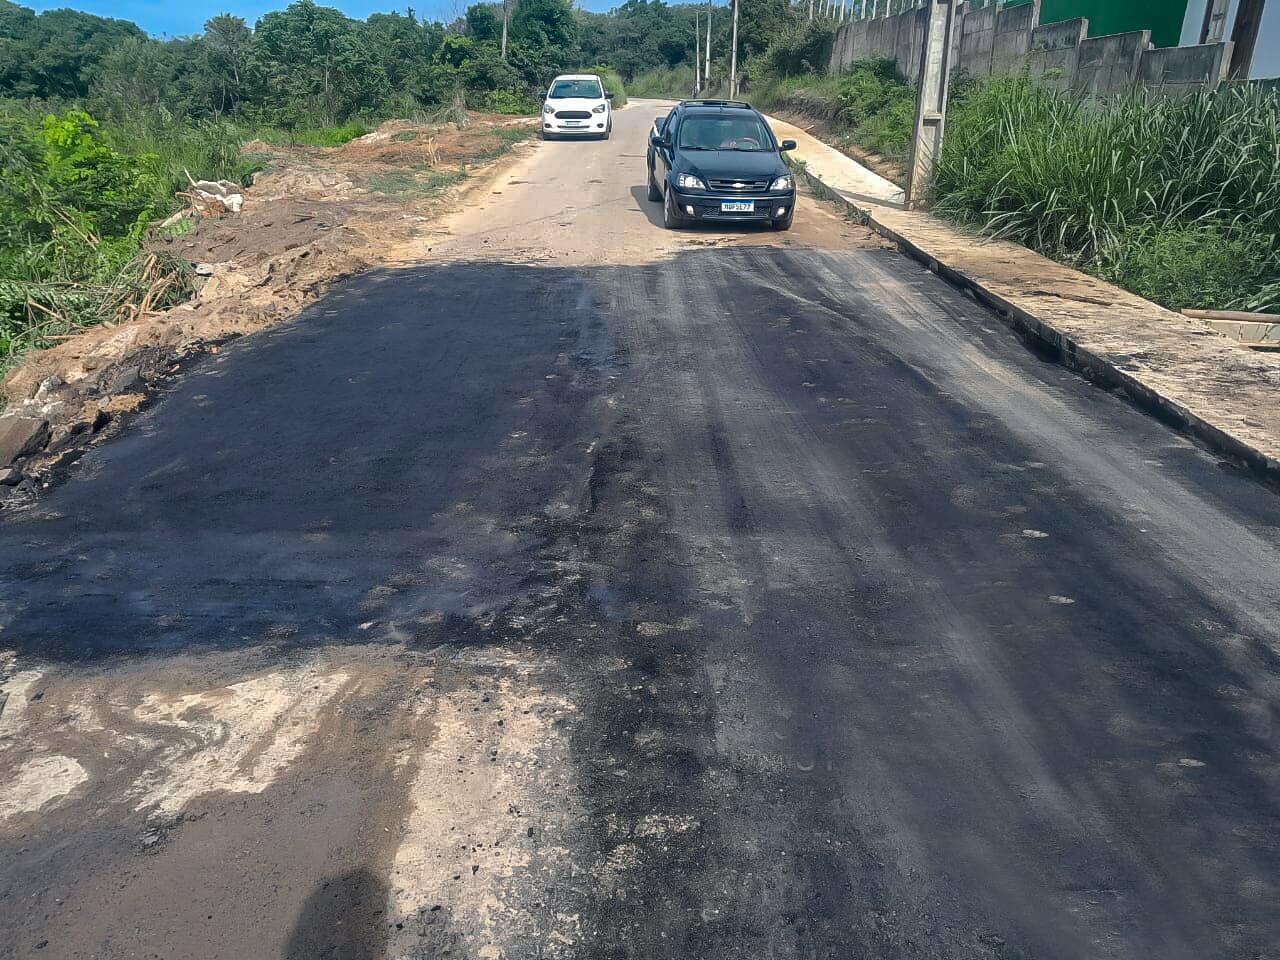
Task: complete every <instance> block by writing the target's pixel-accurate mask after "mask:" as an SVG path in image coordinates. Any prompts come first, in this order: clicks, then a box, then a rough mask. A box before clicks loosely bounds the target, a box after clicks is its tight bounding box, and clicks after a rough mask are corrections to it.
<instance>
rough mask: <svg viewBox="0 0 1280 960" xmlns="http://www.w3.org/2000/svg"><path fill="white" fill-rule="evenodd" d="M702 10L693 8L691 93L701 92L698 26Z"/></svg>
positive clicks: (700, 22) (700, 48) (700, 49)
mask: <svg viewBox="0 0 1280 960" xmlns="http://www.w3.org/2000/svg"><path fill="white" fill-rule="evenodd" d="M701 17H702V11H701V10H699V9H698V8H697V7H694V8H693V95H694V96H695V97H696V96H697V95H698V94H700V93H701V92H702V34H701V33H699V32H698V28H699V27H701V26H702V20H701Z"/></svg>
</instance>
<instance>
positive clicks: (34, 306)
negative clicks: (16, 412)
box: [0, 110, 232, 363]
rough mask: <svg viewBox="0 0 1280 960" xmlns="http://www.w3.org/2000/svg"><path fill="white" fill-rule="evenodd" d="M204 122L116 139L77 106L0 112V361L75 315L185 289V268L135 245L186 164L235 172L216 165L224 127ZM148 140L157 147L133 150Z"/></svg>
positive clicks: (150, 302)
mask: <svg viewBox="0 0 1280 960" xmlns="http://www.w3.org/2000/svg"><path fill="white" fill-rule="evenodd" d="M211 130H212V128H209V127H195V128H175V129H174V130H173V131H172V137H171V138H170V139H169V140H168V141H161V140H148V139H147V138H146V137H145V136H144V134H143V132H142V130H141V128H139V129H136V130H133V131H130V132H129V133H127V134H124V135H122V136H120V137H119V138H117V137H116V136H113V135H111V134H109V133H108V132H107V131H106V130H104V129H103V128H102V127H101V126H100V125H99V124H98V122H97V121H96V120H94V118H92V117H91V116H89V115H88V114H86V113H83V112H81V111H75V110H68V111H65V112H63V113H61V114H58V115H49V116H46V117H44V118H42V119H41V118H37V117H36V116H34V115H33V114H32V113H31V112H29V111H15V110H9V111H7V112H4V113H0V140H2V141H3V142H4V143H5V146H6V149H5V150H4V151H2V152H0V363H3V362H7V361H8V359H10V358H11V357H12V356H13V355H15V354H16V353H17V352H19V351H20V350H23V349H26V348H28V347H31V346H41V345H43V344H44V343H46V342H48V338H49V337H50V336H53V335H57V334H61V333H64V332H66V331H67V330H69V329H72V328H74V327H76V326H79V325H81V324H86V323H92V322H96V321H98V320H102V319H105V318H109V317H113V316H114V317H117V318H125V317H128V316H132V315H133V314H134V313H136V312H137V311H138V310H140V309H152V308H161V307H165V306H170V305H172V304H174V303H177V302H180V301H181V300H183V299H185V298H186V297H187V296H188V295H189V294H190V291H191V277H190V272H189V268H187V267H186V266H185V265H183V264H181V263H179V262H177V261H174V260H171V259H168V258H162V257H157V256H154V255H150V254H145V253H143V252H142V242H143V235H144V232H145V230H146V228H147V225H148V223H149V222H150V221H151V220H153V219H154V218H156V217H158V216H160V215H161V214H163V213H165V212H167V211H168V210H169V209H171V207H172V205H173V203H174V198H173V191H174V190H175V188H177V187H178V186H180V185H182V184H185V174H184V173H183V172H182V165H183V164H184V163H194V161H196V160H202V161H208V162H207V164H205V165H199V164H196V165H195V167H196V169H197V170H199V171H200V175H201V176H211V177H214V178H217V177H221V176H226V175H227V174H228V173H229V172H232V171H231V170H230V169H228V168H227V167H225V166H219V165H218V163H217V162H216V158H217V156H218V155H219V154H220V153H221V134H222V132H223V131H215V132H211ZM122 143H130V144H131V146H130V148H129V149H124V148H122ZM147 144H149V145H151V146H153V147H156V148H157V149H155V150H151V151H146V150H143V149H138V147H139V146H143V145H147ZM175 144H176V146H175ZM201 146H203V147H204V149H200V147H201Z"/></svg>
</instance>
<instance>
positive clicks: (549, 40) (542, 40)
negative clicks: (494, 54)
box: [511, 0, 578, 59]
mask: <svg viewBox="0 0 1280 960" xmlns="http://www.w3.org/2000/svg"><path fill="white" fill-rule="evenodd" d="M511 39H512V40H519V41H520V42H521V43H523V44H526V45H528V46H530V47H544V48H545V47H550V48H552V49H553V50H555V51H556V52H557V53H559V54H561V56H562V58H565V59H572V58H573V56H574V54H576V53H577V46H578V24H577V22H576V21H575V20H574V18H573V7H572V6H570V5H569V0H520V5H519V6H518V7H516V9H515V13H514V14H513V15H512V17H511Z"/></svg>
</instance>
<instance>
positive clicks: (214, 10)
mask: <svg viewBox="0 0 1280 960" xmlns="http://www.w3.org/2000/svg"><path fill="white" fill-rule="evenodd" d="M15 2H16V3H18V4H19V5H20V6H24V7H31V8H32V9H34V10H55V9H59V8H62V7H71V8H72V9H74V10H84V11H86V12H88V13H96V14H98V15H99V16H102V17H118V18H119V19H121V20H132V21H133V22H134V23H136V24H137V25H138V26H140V27H142V29H143V30H146V31H147V32H148V33H150V34H152V35H153V36H157V37H161V36H170V37H178V36H184V35H186V34H190V33H199V32H200V30H201V28H202V27H203V25H204V22H205V21H206V20H208V19H209V18H210V17H212V16H214V15H215V14H219V13H234V14H236V15H238V16H241V17H244V18H245V20H247V21H249V25H250V26H252V25H253V22H254V21H255V20H257V19H258V17H260V16H262V15H263V14H264V13H267V12H268V11H270V10H279V9H281V8H283V7H285V6H288V2H289V0H71V2H67V0H62V2H58V0H52V2H49V0H34V2H33V0H15ZM318 2H319V3H321V4H323V5H324V6H328V7H337V8H338V9H339V10H341V11H342V12H343V13H345V14H346V15H347V16H349V17H358V18H360V19H363V18H365V17H367V16H368V15H369V14H371V13H383V12H386V11H388V10H400V11H404V10H406V9H408V8H409V7H413V9H414V12H415V13H417V15H418V16H419V17H421V18H423V19H426V20H444V21H450V20H453V19H454V18H455V17H459V16H461V15H462V12H463V11H464V10H466V8H467V7H468V6H470V5H471V3H473V2H475V0H417V2H410V0H381V2H379V0H318ZM622 2H623V0H580V2H579V3H578V6H580V7H582V8H583V9H586V10H608V9H610V8H611V7H616V6H618V5H619V4H620V3H622Z"/></svg>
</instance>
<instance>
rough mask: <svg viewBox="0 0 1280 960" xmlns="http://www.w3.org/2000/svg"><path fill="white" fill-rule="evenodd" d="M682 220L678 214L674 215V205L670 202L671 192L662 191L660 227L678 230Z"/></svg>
mask: <svg viewBox="0 0 1280 960" xmlns="http://www.w3.org/2000/svg"><path fill="white" fill-rule="evenodd" d="M683 223H684V220H683V219H682V218H681V216H680V214H678V213H676V208H675V204H674V203H673V202H672V200H671V191H670V190H665V191H663V197H662V225H663V226H664V227H666V228H667V229H668V230H678V229H680V227H681V226H682V225H683Z"/></svg>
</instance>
